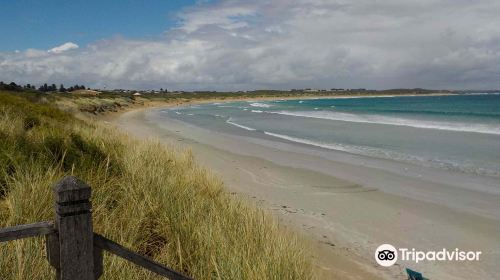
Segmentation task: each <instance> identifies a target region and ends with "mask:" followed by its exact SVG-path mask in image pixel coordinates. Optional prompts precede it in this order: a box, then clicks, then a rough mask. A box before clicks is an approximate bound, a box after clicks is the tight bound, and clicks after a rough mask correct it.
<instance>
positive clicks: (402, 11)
mask: <svg viewBox="0 0 500 280" xmlns="http://www.w3.org/2000/svg"><path fill="white" fill-rule="evenodd" d="M499 13H500V2H498V1H494V0H477V1H473V2H471V1H467V0H421V1H400V0H384V1H372V0H356V1H347V0H293V1H290V0H275V1H264V0H251V1H250V0H246V1H243V0H241V1H237V0H232V1H221V2H217V3H216V4H213V3H203V4H199V5H198V6H195V7H192V8H190V9H188V10H186V11H184V12H182V13H181V14H179V20H180V22H179V26H178V27H177V28H175V29H172V30H169V31H167V32H166V34H165V36H164V37H162V38H159V39H157V40H130V39H126V38H114V39H109V40H103V41H99V42H95V43H93V44H91V45H89V46H88V47H85V48H80V49H76V48H77V47H78V46H77V45H76V44H73V43H66V44H64V45H62V46H59V47H56V48H54V49H52V50H51V51H49V52H45V51H39V50H27V51H23V52H20V53H0V77H2V79H4V80H9V81H10V80H13V81H19V82H31V83H42V82H55V83H61V82H63V83H75V82H78V83H85V84H86V85H89V86H107V87H108V88H111V87H122V88H125V87H131V88H160V87H163V88H165V87H168V88H176V89H177V88H178V89H252V88H294V87H325V88H329V87H368V88H394V87H428V88H500V79H498V77H500V28H498V26H500V17H498V16H497V15H498V14H499ZM70 49H72V50H73V51H71V52H66V51H67V50H70Z"/></svg>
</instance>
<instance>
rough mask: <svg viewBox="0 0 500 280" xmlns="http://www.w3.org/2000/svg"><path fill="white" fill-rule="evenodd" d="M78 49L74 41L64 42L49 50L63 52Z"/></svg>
mask: <svg viewBox="0 0 500 280" xmlns="http://www.w3.org/2000/svg"><path fill="white" fill-rule="evenodd" d="M74 49H78V45H77V44H75V43H72V42H67V43H64V44H62V45H60V46H57V47H55V48H52V49H50V50H48V52H49V53H63V52H66V51H69V50H74Z"/></svg>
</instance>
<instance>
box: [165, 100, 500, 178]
mask: <svg viewBox="0 0 500 280" xmlns="http://www.w3.org/2000/svg"><path fill="white" fill-rule="evenodd" d="M162 114H166V115H167V116H168V117H171V118H175V119H179V120H181V121H184V122H188V123H190V124H193V125H196V126H199V127H203V128H205V129H209V130H211V131H215V132H220V133H226V134H237V135H244V136H247V137H255V138H266V139H269V138H271V139H274V140H276V141H286V142H291V143H297V144H300V145H308V146H310V147H315V148H317V149H328V150H337V151H342V152H347V153H352V154H356V155H361V156H368V157H374V158H383V159H389V160H394V161H404V162H407V163H413V164H417V165H424V166H429V167H434V168H441V169H448V170H456V171H459V172H465V173H475V174H481V175H486V176H494V177H500V94H491V93H489V94H480V93H479V94H462V95H443V96H399V97H357V98H336V99H297V100H276V101H258V102H257V101H248V102H246V101H245V102H231V103H212V104H206V105H195V106H188V107H182V108H173V109H169V110H162Z"/></svg>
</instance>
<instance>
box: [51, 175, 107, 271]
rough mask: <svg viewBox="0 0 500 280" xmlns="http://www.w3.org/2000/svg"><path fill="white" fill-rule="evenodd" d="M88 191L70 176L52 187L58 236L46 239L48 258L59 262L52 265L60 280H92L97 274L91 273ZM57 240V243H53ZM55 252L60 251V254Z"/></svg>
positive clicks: (90, 225) (90, 219)
mask: <svg viewBox="0 0 500 280" xmlns="http://www.w3.org/2000/svg"><path fill="white" fill-rule="evenodd" d="M90 192H91V191H90V187H89V186H88V185H87V184H85V183H84V182H82V181H80V180H79V179H77V178H76V177H73V176H66V177H64V178H63V179H62V180H61V181H59V183H57V184H56V185H55V187H54V193H55V198H56V203H55V210H56V220H55V227H56V231H57V235H58V236H57V237H58V238H49V240H48V247H47V248H48V251H49V261H51V263H54V262H56V263H58V264H59V265H58V267H57V266H56V265H53V266H54V267H56V269H58V271H57V277H58V279H59V280H94V279H96V278H97V277H98V275H95V273H96V272H94V246H93V231H92V212H91V204H90V201H89V199H90ZM57 239H58V244H54V243H55V242H56V240H57ZM51 251H52V252H51ZM54 251H59V254H57V253H56V252H54ZM55 258H57V259H58V260H57V259H55ZM51 259H52V260H51ZM96 276H97V277H96Z"/></svg>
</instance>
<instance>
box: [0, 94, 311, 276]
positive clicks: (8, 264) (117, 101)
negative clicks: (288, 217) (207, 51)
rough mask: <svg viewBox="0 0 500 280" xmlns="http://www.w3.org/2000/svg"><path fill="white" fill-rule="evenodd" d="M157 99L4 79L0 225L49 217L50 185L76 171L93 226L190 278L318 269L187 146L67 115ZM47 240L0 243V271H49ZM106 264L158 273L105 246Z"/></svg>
mask: <svg viewBox="0 0 500 280" xmlns="http://www.w3.org/2000/svg"><path fill="white" fill-rule="evenodd" d="M201 96H202V95H201ZM171 98H174V99H176V100H181V99H182V100H184V99H186V96H172V97H171ZM153 101H154V97H141V98H132V97H130V96H127V95H112V94H110V93H103V94H102V95H100V96H99V97H85V96H71V95H68V94H67V93H54V94H50V95H49V94H45V93H42V92H40V91H36V90H31V89H30V90H24V89H23V90H17V91H0V227H6V226H13V225H17V224H26V223H33V222H39V221H44V220H52V218H53V206H52V202H53V199H52V186H53V184H54V183H55V182H57V181H58V180H59V179H60V178H62V177H63V176H64V175H74V176H77V177H79V178H81V179H82V180H84V181H85V182H87V183H88V184H89V185H90V186H92V190H93V194H92V204H93V213H94V214H93V216H94V231H96V232H98V233H100V234H103V235H105V236H106V237H108V238H110V239H112V240H114V241H116V242H118V243H120V244H123V245H124V246H126V247H129V248H131V249H133V250H135V251H137V252H139V253H140V254H143V255H146V256H149V257H151V258H153V259H155V260H157V261H159V262H161V263H163V264H166V265H168V266H170V267H172V268H174V269H175V270H178V271H180V272H182V273H184V274H187V275H189V276H192V277H193V278H195V279H312V278H314V275H313V270H312V264H311V260H310V257H309V255H308V253H307V252H306V248H304V247H303V245H301V244H303V242H300V239H299V238H298V237H297V236H295V235H294V234H293V233H291V232H289V231H287V229H285V228H283V227H282V226H280V225H279V224H278V223H277V222H276V221H275V220H273V219H272V218H271V217H270V216H269V215H268V214H266V213H265V212H263V211H262V210H258V209H257V208H256V207H254V206H253V205H250V204H248V203H247V202H244V201H240V200H239V199H237V198H235V197H233V196H231V195H230V194H229V193H227V192H226V191H225V190H224V188H223V183H222V182H221V181H220V179H219V178H217V177H216V176H214V175H212V174H211V173H210V172H209V171H207V170H205V169H203V168H202V167H200V166H198V165H197V164H196V162H195V161H194V160H193V156H192V155H191V153H190V152H189V151H179V150H176V149H174V148H173V147H166V146H164V145H163V144H160V143H159V142H157V141H155V140H145V141H139V140H136V139H133V138H130V137H128V136H127V135H125V134H122V133H120V132H119V131H116V130H114V129H113V128H110V127H107V126H104V125H103V124H101V123H99V122H98V121H97V122H96V121H92V120H91V119H88V118H86V117H85V116H84V115H80V116H79V117H77V116H76V115H75V114H77V113H79V112H90V113H96V111H95V110H94V111H92V110H89V109H88V108H90V106H94V107H95V108H102V106H108V107H109V108H111V109H116V108H122V107H124V106H132V105H133V104H137V103H140V102H153ZM106 108H107V107H106ZM44 244H45V243H44V240H43V238H31V239H23V240H18V241H13V242H7V243H1V244H0V260H1V261H0V279H50V278H53V277H54V275H53V274H54V272H53V270H52V269H51V268H50V266H49V264H48V262H47V261H46V258H44V255H45V254H46V253H45V245H44ZM104 267H105V272H104V274H103V277H102V279H157V276H155V275H154V274H152V273H150V272H147V271H144V270H141V269H140V268H137V267H135V266H134V265H132V264H130V263H127V262H126V261H122V260H120V259H118V258H117V257H114V256H111V255H105V263H104Z"/></svg>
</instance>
